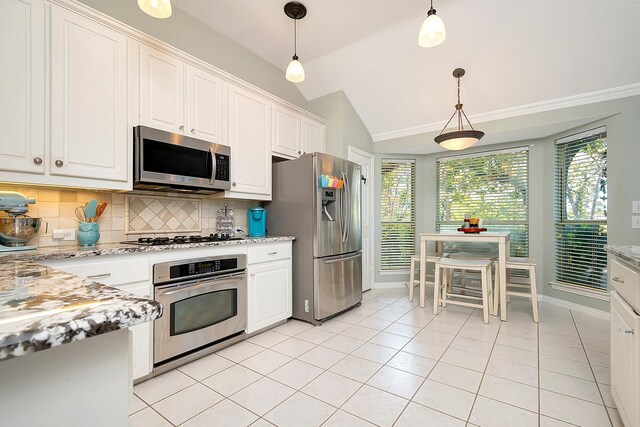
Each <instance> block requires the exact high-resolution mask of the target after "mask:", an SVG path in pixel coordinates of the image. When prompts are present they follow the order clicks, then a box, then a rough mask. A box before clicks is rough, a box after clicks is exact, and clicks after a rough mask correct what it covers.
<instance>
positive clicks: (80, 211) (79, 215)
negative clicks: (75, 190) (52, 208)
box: [76, 206, 87, 222]
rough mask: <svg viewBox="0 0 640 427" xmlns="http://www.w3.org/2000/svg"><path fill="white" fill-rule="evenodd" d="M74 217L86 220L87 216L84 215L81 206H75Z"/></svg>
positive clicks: (81, 220) (82, 220)
mask: <svg viewBox="0 0 640 427" xmlns="http://www.w3.org/2000/svg"><path fill="white" fill-rule="evenodd" d="M76 218H78V221H80V222H87V218H85V216H84V208H83V207H82V206H78V207H77V208H76Z"/></svg>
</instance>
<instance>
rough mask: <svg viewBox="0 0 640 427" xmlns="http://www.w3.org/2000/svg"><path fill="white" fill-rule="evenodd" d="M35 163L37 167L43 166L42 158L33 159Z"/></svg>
mask: <svg viewBox="0 0 640 427" xmlns="http://www.w3.org/2000/svg"><path fill="white" fill-rule="evenodd" d="M33 163H35V164H36V165H41V164H42V157H34V158H33Z"/></svg>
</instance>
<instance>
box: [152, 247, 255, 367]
mask: <svg viewBox="0 0 640 427" xmlns="http://www.w3.org/2000/svg"><path fill="white" fill-rule="evenodd" d="M246 265H247V261H246V256H245V255H234V256H230V255H226V256H215V257H205V258H196V259H188V260H181V261H172V262H164V263H160V264H155V265H154V266H153V284H154V287H155V300H156V301H158V302H159V303H161V304H162V305H163V307H164V315H163V316H162V317H161V318H159V319H157V320H156V321H155V323H154V351H153V364H154V367H157V366H159V365H162V364H166V363H170V362H175V361H176V360H179V359H184V358H186V357H188V356H189V355H191V354H193V353H196V352H201V351H202V350H204V349H206V348H207V347H211V346H215V345H216V344H219V343H221V342H223V341H224V340H226V339H229V338H232V337H235V336H238V335H240V334H244V330H245V327H246V323H247V284H246Z"/></svg>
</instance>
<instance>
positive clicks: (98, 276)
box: [87, 273, 111, 279]
mask: <svg viewBox="0 0 640 427" xmlns="http://www.w3.org/2000/svg"><path fill="white" fill-rule="evenodd" d="M107 277H111V273H103V274H92V275H91V276H87V279H106V278H107Z"/></svg>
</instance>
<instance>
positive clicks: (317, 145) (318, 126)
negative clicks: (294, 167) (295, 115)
mask: <svg viewBox="0 0 640 427" xmlns="http://www.w3.org/2000/svg"><path fill="white" fill-rule="evenodd" d="M324 128H325V125H324V124H323V123H320V122H318V121H317V120H313V119H311V118H309V117H305V116H303V117H302V154H306V153H316V152H320V153H324V151H325V140H324Z"/></svg>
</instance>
